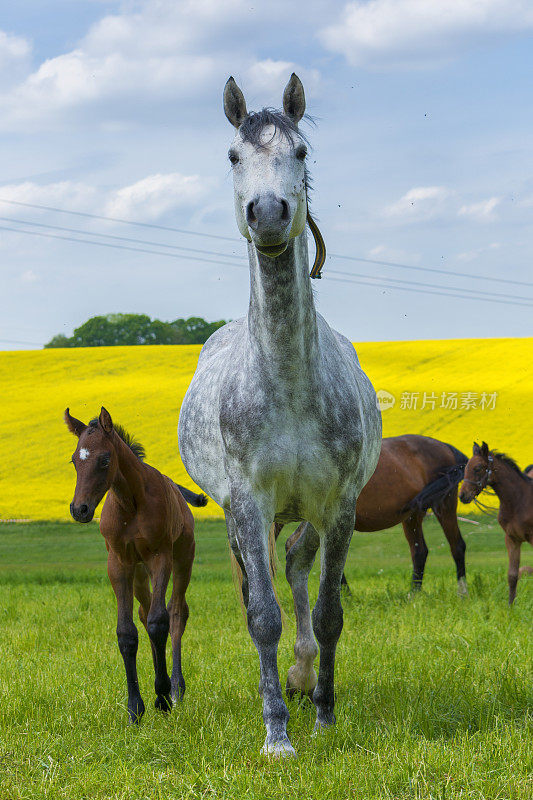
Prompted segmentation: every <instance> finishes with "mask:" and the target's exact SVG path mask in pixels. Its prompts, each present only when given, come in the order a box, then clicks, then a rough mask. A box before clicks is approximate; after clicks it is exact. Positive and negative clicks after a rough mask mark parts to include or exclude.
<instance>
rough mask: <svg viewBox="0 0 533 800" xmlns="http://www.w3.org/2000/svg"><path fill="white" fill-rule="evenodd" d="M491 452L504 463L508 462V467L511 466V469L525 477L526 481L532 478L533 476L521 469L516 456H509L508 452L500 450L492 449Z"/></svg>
mask: <svg viewBox="0 0 533 800" xmlns="http://www.w3.org/2000/svg"><path fill="white" fill-rule="evenodd" d="M491 452H492V455H493V456H494V458H498V459H499V460H500V461H502V462H503V463H504V464H507V466H508V467H511V469H512V470H513V471H514V472H516V473H517V474H518V475H520V477H521V478H523V479H524V480H525V481H530V480H531V478H530V477H529V476H528V475H526V474H525V472H522V470H521V469H520V467H519V466H518V464H517V463H516V461H515V460H514V458H511V456H508V455H507V454H506V453H500V452H499V451H498V450H492V451H491Z"/></svg>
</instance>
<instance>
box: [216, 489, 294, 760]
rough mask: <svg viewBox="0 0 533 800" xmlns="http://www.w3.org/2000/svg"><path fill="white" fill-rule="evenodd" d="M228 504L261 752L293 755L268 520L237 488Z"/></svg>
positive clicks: (279, 613)
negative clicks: (259, 712) (241, 573)
mask: <svg viewBox="0 0 533 800" xmlns="http://www.w3.org/2000/svg"><path fill="white" fill-rule="evenodd" d="M231 506H232V517H233V521H232V522H231V523H230V526H229V528H230V531H231V532H230V541H231V536H232V535H233V534H234V535H235V539H236V543H237V544H238V547H239V552H240V555H241V557H242V562H243V565H244V569H245V573H246V575H247V595H248V596H247V598H245V599H247V619H248V630H249V632H250V636H251V637H252V641H253V643H254V644H255V646H256V648H257V652H258V653H259V666H260V673H261V688H262V693H263V720H264V722H265V726H266V730H267V735H266V740H265V744H264V747H263V752H264V753H271V754H273V755H277V756H285V755H295V752H294V748H293V747H292V745H291V743H290V741H289V737H288V736H287V722H288V719H289V712H288V711H287V706H286V705H285V703H284V701H283V696H282V694H281V685H280V682H279V674H278V663H277V655H278V642H279V639H280V636H281V612H280V610H279V606H278V604H277V602H276V597H275V595H274V589H273V586H272V582H271V577H270V567H269V559H268V543H267V539H268V530H269V524H270V520H268V519H267V517H266V516H265V515H263V514H262V513H261V511H260V510H259V508H258V507H257V505H256V503H255V501H254V499H253V498H252V497H250V496H249V495H247V494H245V493H244V492H242V491H240V490H237V491H233V492H232V497H231Z"/></svg>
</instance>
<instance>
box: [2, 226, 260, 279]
mask: <svg viewBox="0 0 533 800" xmlns="http://www.w3.org/2000/svg"><path fill="white" fill-rule="evenodd" d="M0 230H2V231H11V232H12V233H25V234H26V235H27V236H41V237H44V238H45V239H60V240H62V241H64V242H78V243H80V244H91V245H94V246H96V247H111V248H113V249H114V250H129V251H130V252H133V253H148V254H151V255H156V256H166V257H167V258H177V259H179V260H181V261H183V260H187V261H202V262H204V261H205V262H206V263H207V264H217V265H218V266H220V267H228V266H231V267H241V268H242V269H246V267H245V266H244V264H234V263H233V262H232V261H228V262H227V263H224V262H221V261H214V260H213V259H211V258H199V257H198V256H185V255H183V256H182V255H179V254H178V253H164V252H161V251H160V250H147V249H146V248H140V247H129V246H128V245H124V244H112V243H111V242H94V241H92V240H91V239H76V238H74V237H73V236H60V235H59V234H55V233H43V231H26V230H24V229H23V228H11V227H9V226H7V225H0Z"/></svg>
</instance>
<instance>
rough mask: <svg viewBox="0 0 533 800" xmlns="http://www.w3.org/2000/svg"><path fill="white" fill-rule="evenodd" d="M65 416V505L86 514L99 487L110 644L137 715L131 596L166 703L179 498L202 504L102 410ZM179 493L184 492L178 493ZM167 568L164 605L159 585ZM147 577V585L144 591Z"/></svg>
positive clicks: (176, 693)
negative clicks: (70, 486)
mask: <svg viewBox="0 0 533 800" xmlns="http://www.w3.org/2000/svg"><path fill="white" fill-rule="evenodd" d="M65 422H66V424H67V427H68V429H69V430H70V432H71V433H73V434H74V435H75V436H77V437H78V446H77V447H76V450H75V452H74V455H73V456H72V462H73V464H74V466H75V468H76V473H77V480H76V489H75V492H74V499H73V501H72V503H71V505H70V512H71V514H72V516H73V518H74V519H75V520H76V521H77V522H90V521H91V520H92V518H93V516H94V512H95V509H96V507H97V505H98V504H99V503H100V501H101V500H102V498H103V496H104V494H105V493H106V492H108V494H107V497H106V499H105V502H104V505H103V508H102V514H101V518H100V531H101V533H102V535H103V537H104V539H105V542H106V547H107V550H108V559H107V572H108V575H109V580H110V581H111V585H112V587H113V591H114V592H115V595H116V598H117V610H118V622H117V638H118V646H119V649H120V652H121V654H122V658H123V659H124V666H125V668H126V680H127V684H128V713H129V717H130V720H131V722H134V723H137V722H139V721H140V719H141V717H142V715H143V714H144V708H145V707H144V703H143V700H142V697H141V694H140V691H139V683H138V680H137V664H136V657H137V647H138V634H137V628H136V626H135V624H134V622H133V597H134V595H135V597H136V598H137V600H138V601H139V603H140V606H139V617H140V619H141V622H142V623H143V625H144V626H145V628H146V630H147V632H148V636H149V637H150V643H151V646H152V656H153V661H154V669H155V692H156V701H155V707H156V708H158V709H160V710H162V711H170V709H171V707H172V701H174V702H176V701H178V700H181V699H182V697H183V694H184V692H185V681H184V679H183V674H182V670H181V638H182V636H183V632H184V630H185V625H186V624H187V618H188V616H189V608H188V606H187V602H186V600H185V592H186V590H187V586H188V585H189V580H190V577H191V570H192V564H193V559H194V547H195V545H194V519H193V516H192V514H191V511H190V510H189V508H188V506H187V502H186V500H187V501H188V502H189V503H190V504H191V505H195V506H202V505H205V504H206V502H207V498H206V497H205V495H197V494H194V492H190V491H189V490H188V489H185V488H183V487H180V486H178V485H177V484H175V483H173V482H172V481H171V480H170V478H168V477H167V476H166V475H162V474H161V473H160V472H158V471H157V470H156V469H154V468H153V467H151V466H149V465H148V464H145V463H144V461H143V458H144V448H143V447H142V445H140V444H139V443H138V442H135V441H134V440H133V439H132V437H130V436H129V435H128V434H127V433H126V431H124V430H123V429H122V428H121V427H120V426H118V425H115V426H114V425H113V421H112V419H111V416H110V414H109V412H108V411H106V409H105V408H102V410H101V412H100V416H99V417H98V418H97V419H94V420H92V421H91V422H90V423H89V424H88V425H85V424H84V423H83V422H80V420H78V419H75V418H74V417H72V416H71V415H70V413H69V409H68V408H67V410H66V411H65ZM184 497H185V499H184ZM171 574H172V578H173V585H172V595H171V598H170V602H169V604H168V608H167V606H166V599H165V597H166V591H167V586H168V582H169V579H170V575H171ZM150 580H151V582H152V591H150ZM169 629H170V636H171V640H172V677H171V679H169V677H168V672H167V664H166V642H167V638H168V633H169Z"/></svg>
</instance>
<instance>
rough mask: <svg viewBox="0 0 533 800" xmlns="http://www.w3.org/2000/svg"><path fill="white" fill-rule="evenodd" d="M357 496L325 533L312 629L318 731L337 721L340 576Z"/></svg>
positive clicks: (340, 619)
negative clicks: (317, 649)
mask: <svg viewBox="0 0 533 800" xmlns="http://www.w3.org/2000/svg"><path fill="white" fill-rule="evenodd" d="M354 510H355V499H354V501H353V502H346V503H345V506H344V508H343V509H342V510H341V512H340V513H339V515H338V517H337V519H336V520H335V522H334V524H333V525H332V526H331V527H330V528H328V529H327V530H325V531H324V532H323V535H322V537H321V538H322V559H321V561H322V569H321V573H320V586H319V590H318V598H317V601H316V605H315V607H314V609H313V614H312V620H313V631H314V634H315V636H316V639H317V641H318V644H319V647H320V661H319V669H318V682H317V685H316V687H315V690H314V692H313V702H314V704H315V706H316V723H315V733H316V732H318V731H319V730H320V728H322V727H326V726H329V725H333V724H334V723H335V714H334V707H335V680H334V679H335V652H336V649H337V642H338V640H339V637H340V635H341V631H342V627H343V611H342V604H341V579H342V573H343V570H344V566H345V564H346V558H347V556H348V549H349V547H350V541H351V539H352V535H353V528H354Z"/></svg>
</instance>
